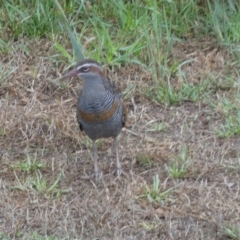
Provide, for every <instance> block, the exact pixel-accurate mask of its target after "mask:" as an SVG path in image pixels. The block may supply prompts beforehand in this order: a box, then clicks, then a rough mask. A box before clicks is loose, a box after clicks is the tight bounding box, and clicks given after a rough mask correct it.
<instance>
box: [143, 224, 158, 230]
mask: <svg viewBox="0 0 240 240" xmlns="http://www.w3.org/2000/svg"><path fill="white" fill-rule="evenodd" d="M141 225H142V226H143V228H144V229H146V230H147V231H151V230H153V229H155V228H157V227H158V224H157V222H151V223H148V222H143V223H142V224H141Z"/></svg>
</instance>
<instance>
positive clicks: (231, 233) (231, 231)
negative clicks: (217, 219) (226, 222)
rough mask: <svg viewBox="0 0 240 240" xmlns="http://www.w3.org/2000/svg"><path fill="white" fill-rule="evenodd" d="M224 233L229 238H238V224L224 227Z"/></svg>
mask: <svg viewBox="0 0 240 240" xmlns="http://www.w3.org/2000/svg"><path fill="white" fill-rule="evenodd" d="M225 233H226V235H227V236H228V237H230V238H231V239H236V240H237V239H240V226H234V227H233V226H228V227H225Z"/></svg>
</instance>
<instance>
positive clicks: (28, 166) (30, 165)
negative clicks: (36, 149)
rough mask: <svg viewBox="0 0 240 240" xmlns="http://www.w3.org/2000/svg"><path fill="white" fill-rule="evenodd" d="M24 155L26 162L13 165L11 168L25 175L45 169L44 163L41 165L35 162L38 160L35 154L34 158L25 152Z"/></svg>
mask: <svg viewBox="0 0 240 240" xmlns="http://www.w3.org/2000/svg"><path fill="white" fill-rule="evenodd" d="M26 155H27V158H26V160H23V161H20V162H18V163H15V164H13V165H12V168H14V169H17V170H19V171H22V172H27V173H33V172H36V171H38V170H39V169H42V168H46V164H45V163H42V162H40V161H38V160H37V158H38V156H37V154H35V156H34V157H32V156H30V154H29V153H28V151H27V153H26Z"/></svg>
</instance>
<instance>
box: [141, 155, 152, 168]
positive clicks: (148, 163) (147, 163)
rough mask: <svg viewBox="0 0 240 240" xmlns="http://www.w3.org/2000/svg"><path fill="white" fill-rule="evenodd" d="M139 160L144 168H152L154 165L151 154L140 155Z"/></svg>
mask: <svg viewBox="0 0 240 240" xmlns="http://www.w3.org/2000/svg"><path fill="white" fill-rule="evenodd" d="M137 162H138V163H139V164H140V166H142V167H144V168H151V167H152V166H153V159H152V158H151V157H149V156H144V155H138V156H137Z"/></svg>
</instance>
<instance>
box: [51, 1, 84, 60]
mask: <svg viewBox="0 0 240 240" xmlns="http://www.w3.org/2000/svg"><path fill="white" fill-rule="evenodd" d="M53 3H54V4H55V7H56V11H57V16H58V18H59V22H60V24H61V25H62V26H63V27H64V28H65V29H66V30H67V32H68V36H69V38H70V40H71V44H72V47H73V50H74V52H75V54H76V57H77V60H82V59H84V55H83V53H82V47H81V45H80V44H79V43H78V42H77V39H76V37H75V34H74V33H73V31H72V30H71V28H70V26H69V24H68V21H67V19H66V16H65V14H64V12H63V9H62V7H61V5H60V4H59V2H58V0H53Z"/></svg>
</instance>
